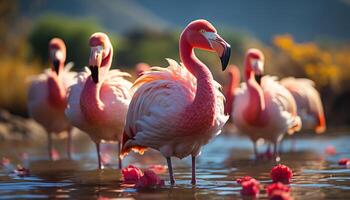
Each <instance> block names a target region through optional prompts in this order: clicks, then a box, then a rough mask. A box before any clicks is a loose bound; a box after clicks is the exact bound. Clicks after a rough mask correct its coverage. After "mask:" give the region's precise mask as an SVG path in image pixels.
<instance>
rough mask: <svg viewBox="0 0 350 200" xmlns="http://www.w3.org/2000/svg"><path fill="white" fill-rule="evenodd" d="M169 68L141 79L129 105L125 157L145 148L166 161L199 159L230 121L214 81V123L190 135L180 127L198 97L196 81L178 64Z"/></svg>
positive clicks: (159, 68) (157, 68)
mask: <svg viewBox="0 0 350 200" xmlns="http://www.w3.org/2000/svg"><path fill="white" fill-rule="evenodd" d="M167 61H168V62H169V66H168V67H167V68H161V67H152V68H151V71H148V72H145V73H144V75H143V76H141V77H140V78H138V79H137V80H136V81H135V83H134V85H133V90H135V94H134V97H133V99H132V101H131V103H130V107H129V111H128V114H127V122H126V125H125V131H124V135H123V153H124V154H126V153H127V152H128V151H129V150H130V149H133V150H137V151H143V150H144V149H143V147H151V148H154V149H157V150H159V151H160V152H161V153H162V154H163V155H164V156H165V157H169V156H176V157H179V158H183V157H186V156H188V155H198V154H199V153H200V149H201V146H202V145H205V144H206V143H208V142H209V140H210V139H211V138H213V137H214V136H215V135H217V134H219V133H220V131H221V128H222V126H223V125H224V124H225V122H226V121H227V119H228V116H226V115H224V104H223V102H224V96H223V94H222V93H221V92H220V90H219V88H220V87H221V86H220V84H218V83H217V82H215V81H213V82H212V84H213V85H214V87H215V96H216V106H215V123H214V125H212V126H211V127H210V129H209V130H206V132H201V133H195V132H193V133H192V134H187V133H188V130H182V129H181V128H180V126H178V125H179V124H180V123H181V122H182V121H183V120H184V119H183V118H182V116H183V115H182V114H183V112H184V111H185V109H186V107H188V106H189V105H191V103H192V102H193V99H194V97H195V94H196V90H197V89H196V87H197V80H196V78H195V77H194V76H193V75H192V74H191V73H190V72H189V71H188V70H187V68H186V67H185V66H184V65H182V64H178V63H177V62H176V61H174V60H171V59H167Z"/></svg>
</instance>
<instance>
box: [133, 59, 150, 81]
mask: <svg viewBox="0 0 350 200" xmlns="http://www.w3.org/2000/svg"><path fill="white" fill-rule="evenodd" d="M150 68H151V67H150V66H149V64H147V63H143V62H141V63H137V64H136V66H135V71H136V76H137V78H138V77H140V76H142V75H143V73H144V72H145V71H148V70H150Z"/></svg>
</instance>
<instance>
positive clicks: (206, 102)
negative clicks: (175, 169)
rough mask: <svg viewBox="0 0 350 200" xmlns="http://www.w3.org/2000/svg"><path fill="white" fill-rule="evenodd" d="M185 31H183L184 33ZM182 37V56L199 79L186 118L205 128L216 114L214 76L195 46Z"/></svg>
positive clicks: (210, 123)
mask: <svg viewBox="0 0 350 200" xmlns="http://www.w3.org/2000/svg"><path fill="white" fill-rule="evenodd" d="M184 34H185V33H183V35H184ZM183 35H182V36H181V39H180V58H181V61H182V62H183V63H184V65H185V66H186V68H187V69H188V70H189V71H190V72H191V73H192V74H193V75H194V76H195V77H196V79H197V90H196V94H195V97H194V100H193V102H192V104H191V105H189V106H188V107H187V109H186V111H185V112H186V114H185V115H186V118H187V119H189V120H191V121H188V122H191V124H192V126H193V127H194V126H199V127H202V128H205V127H207V126H211V125H212V123H213V122H214V116H215V105H216V98H215V90H214V86H213V84H212V82H213V76H212V74H211V72H210V71H209V69H208V68H207V67H206V66H205V64H203V63H202V62H201V61H200V60H199V59H198V58H197V57H196V55H195V54H194V49H193V47H192V46H191V45H190V44H189V43H188V42H187V41H186V40H185V39H184V37H183Z"/></svg>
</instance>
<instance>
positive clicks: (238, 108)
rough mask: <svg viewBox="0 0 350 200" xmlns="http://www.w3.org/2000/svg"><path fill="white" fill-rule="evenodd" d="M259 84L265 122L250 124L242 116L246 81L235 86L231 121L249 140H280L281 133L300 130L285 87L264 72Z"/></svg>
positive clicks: (245, 95) (292, 101) (299, 122)
mask: <svg viewBox="0 0 350 200" xmlns="http://www.w3.org/2000/svg"><path fill="white" fill-rule="evenodd" d="M261 88H262V90H263V94H264V99H265V110H266V112H267V113H266V114H267V117H268V118H269V120H268V124H266V125H265V126H262V127H257V126H252V125H250V124H248V123H247V122H246V121H245V119H244V118H243V114H242V113H244V110H245V109H246V108H247V107H249V92H248V89H247V85H246V83H241V87H240V88H237V89H236V90H235V101H234V106H233V112H232V116H233V121H234V123H235V125H236V126H237V127H238V129H240V130H241V131H242V132H244V133H245V134H247V135H248V136H249V137H250V138H251V139H252V140H253V141H256V140H257V139H259V138H263V139H266V140H268V141H270V142H277V141H280V140H281V139H282V137H283V135H284V134H285V133H290V134H292V133H294V132H295V131H298V130H300V128H301V121H300V118H299V116H297V111H296V104H295V101H294V99H293V97H292V95H291V94H290V93H289V91H288V90H287V89H286V88H285V87H283V86H282V85H281V84H279V83H278V82H277V77H273V76H264V77H263V78H262V80H261Z"/></svg>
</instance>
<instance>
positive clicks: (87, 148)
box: [0, 133, 350, 200]
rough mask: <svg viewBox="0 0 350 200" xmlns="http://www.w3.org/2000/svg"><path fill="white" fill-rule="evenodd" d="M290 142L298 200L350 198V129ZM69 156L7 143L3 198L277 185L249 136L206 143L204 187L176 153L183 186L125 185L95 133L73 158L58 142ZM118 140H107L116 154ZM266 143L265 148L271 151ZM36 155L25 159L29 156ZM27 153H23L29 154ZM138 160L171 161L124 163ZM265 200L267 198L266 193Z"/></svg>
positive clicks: (193, 192) (218, 191) (236, 194)
mask: <svg viewBox="0 0 350 200" xmlns="http://www.w3.org/2000/svg"><path fill="white" fill-rule="evenodd" d="M290 144H291V142H290V140H289V139H287V140H286V141H285V142H284V145H283V147H284V148H283V149H282V151H283V152H284V153H283V154H282V155H281V163H283V164H285V165H287V166H289V167H290V168H291V169H292V170H293V172H294V177H293V179H292V184H291V188H292V196H293V197H294V198H295V199H306V198H307V199H308V200H311V199H350V168H347V167H344V166H339V165H338V164H337V161H338V159H340V158H343V157H348V158H349V157H350V145H349V144H350V134H347V133H345V134H329V133H327V134H326V135H321V136H316V135H307V136H302V135H301V137H298V138H297V146H296V150H295V152H290V151H289V150H290ZM55 145H56V147H59V148H58V151H59V152H60V153H61V154H62V155H60V156H61V159H60V160H58V161H52V162H50V161H47V158H46V157H47V156H46V151H45V150H46V149H45V146H44V144H40V145H39V146H38V144H22V143H2V144H1V146H0V157H7V158H9V159H10V160H11V165H9V166H7V167H2V168H1V166H0V199H40V198H57V199H67V198H73V199H77V198H82V199H96V198H99V197H106V198H111V199H167V198H170V199H243V198H242V196H241V195H240V189H241V188H240V186H239V185H238V184H237V183H236V182H235V181H234V180H235V179H236V178H239V177H241V176H245V175H249V176H252V177H254V178H256V179H258V180H259V181H261V183H262V185H263V186H266V185H268V184H269V183H271V181H270V178H269V171H270V169H271V168H272V167H273V166H274V165H275V164H276V162H274V161H267V160H263V159H262V160H258V161H255V160H253V157H252V152H251V143H250V142H249V140H247V139H246V138H244V137H239V136H225V135H222V136H219V137H217V138H216V139H214V140H213V141H212V142H211V143H210V144H208V145H207V146H205V147H204V148H203V151H202V154H201V156H200V157H199V159H198V160H197V179H198V180H197V185H196V186H192V185H191V184H190V178H191V171H190V167H191V165H190V163H191V161H190V159H189V158H187V159H184V160H178V159H176V158H173V159H172V160H173V164H174V166H175V169H174V171H175V178H176V185H175V186H174V187H171V186H169V182H168V181H167V180H168V174H167V172H165V173H164V174H161V178H162V179H165V180H166V185H165V186H164V187H162V188H160V189H156V190H148V191H137V190H136V189H134V188H133V186H132V185H124V184H122V182H121V181H120V180H121V173H120V171H119V170H117V169H116V168H117V165H116V163H117V162H116V154H112V156H111V158H112V160H111V163H112V164H109V165H107V166H106V168H105V169H104V170H101V171H98V170H96V167H97V166H96V161H95V159H96V158H95V155H96V154H95V149H94V145H93V144H91V143H90V141H89V140H88V139H87V138H80V139H77V138H75V139H74V151H75V152H74V156H73V158H74V160H73V161H69V160H67V159H65V155H64V144H63V143H62V141H59V140H58V141H55ZM328 145H333V146H334V147H335V148H336V149H337V154H336V155H334V156H327V155H326V154H325V153H324V149H325V147H326V146H328ZM114 147H115V146H113V145H109V144H107V145H105V147H104V149H105V151H111V150H112V149H111V148H114ZM265 148H266V147H261V148H260V149H261V151H264V150H265ZM24 152H25V153H27V154H28V158H27V159H25V158H23V155H22V154H23V153H24ZM21 155H22V156H21ZM18 163H20V164H22V165H23V166H25V167H27V168H29V169H30V172H31V173H30V175H29V176H27V177H19V176H17V175H15V174H13V173H11V171H12V170H13V168H14V165H15V164H18ZM128 164H134V165H136V166H138V167H141V168H147V167H149V166H150V165H152V164H162V165H165V164H166V161H165V159H164V158H163V157H161V156H160V155H159V153H158V152H155V151H149V152H146V154H145V155H144V156H138V155H135V154H131V155H129V156H128V157H127V158H126V159H125V162H124V166H126V165H128ZM260 199H267V197H266V194H265V192H264V191H263V190H262V191H261V194H260Z"/></svg>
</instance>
